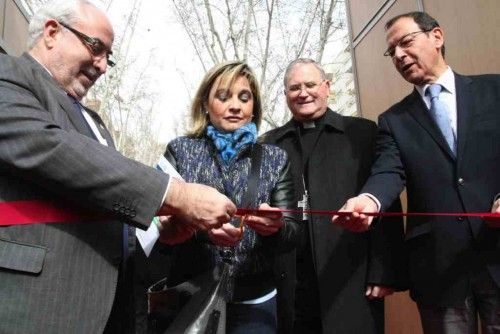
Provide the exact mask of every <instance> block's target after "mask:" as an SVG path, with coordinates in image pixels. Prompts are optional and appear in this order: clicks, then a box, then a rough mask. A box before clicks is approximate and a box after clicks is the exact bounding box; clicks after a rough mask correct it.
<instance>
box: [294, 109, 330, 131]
mask: <svg viewBox="0 0 500 334" xmlns="http://www.w3.org/2000/svg"><path fill="white" fill-rule="evenodd" d="M325 115H326V113H325V114H323V115H321V116H320V117H319V118H316V119H314V120H311V121H304V122H299V121H295V122H297V123H298V124H299V125H300V127H301V128H302V129H305V130H309V129H315V128H317V127H321V125H323V123H324V122H325Z"/></svg>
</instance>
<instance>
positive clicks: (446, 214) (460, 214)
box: [236, 209, 500, 218]
mask: <svg viewBox="0 0 500 334" xmlns="http://www.w3.org/2000/svg"><path fill="white" fill-rule="evenodd" d="M259 212H269V213H273V212H281V213H295V214H302V213H306V214H309V215H319V216H350V215H351V214H352V212H348V211H326V210H304V211H302V210H294V209H278V210H261V209H238V210H237V211H236V215H238V216H244V215H251V214H258V213H259ZM360 214H364V215H366V216H373V217H408V216H423V217H438V216H440V217H479V218H500V213H492V212H360Z"/></svg>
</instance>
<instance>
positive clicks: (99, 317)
mask: <svg viewBox="0 0 500 334" xmlns="http://www.w3.org/2000/svg"><path fill="white" fill-rule="evenodd" d="M76 112H77V110H76V109H75V108H74V106H73V104H72V102H71V101H70V99H69V98H68V96H67V95H66V93H65V92H64V91H63V90H62V89H61V88H60V87H59V86H58V85H57V83H56V82H55V81H54V80H53V78H52V77H51V76H50V75H49V73H48V72H47V71H46V70H45V69H44V68H43V67H42V66H40V64H38V63H37V62H36V61H35V60H34V59H33V58H32V57H31V56H29V55H28V54H24V55H23V56H22V57H20V58H13V57H9V56H5V55H1V56H0V201H19V200H33V199H42V200H52V201H54V202H56V203H58V204H61V205H64V206H65V207H66V208H67V209H69V210H71V209H72V208H78V209H82V208H86V209H89V210H95V211H98V212H102V213H106V214H109V215H111V216H114V217H116V219H119V220H121V221H122V222H126V223H129V224H133V225H135V226H138V227H142V228H147V226H148V225H149V223H150V221H151V219H152V217H153V216H154V214H155V212H156V210H157V209H158V208H159V207H160V204H161V201H162V198H163V195H164V192H165V189H166V185H167V182H168V176H166V175H165V174H163V173H161V172H158V171H156V170H154V169H152V168H148V167H146V166H144V165H142V164H140V163H138V162H135V161H132V160H129V159H126V158H124V157H123V156H122V155H121V154H119V153H118V152H116V151H115V150H114V149H113V148H112V147H106V146H103V145H101V144H100V143H98V142H97V141H95V140H93V139H91V138H89V137H90V136H91V134H90V132H89V131H90V129H89V127H88V126H87V125H86V124H85V123H83V122H84V121H83V119H82V118H81V117H80V116H78V115H77V114H76ZM91 114H92V116H93V117H94V120H95V121H96V123H97V124H98V127H99V128H100V131H101V133H102V134H103V136H104V137H105V138H107V140H108V142H109V143H112V140H111V137H110V136H109V133H108V132H107V131H106V130H105V128H104V125H103V124H102V121H101V120H100V118H98V116H97V115H96V114H95V113H92V112H91ZM122 231H123V224H122V223H120V222H118V221H99V222H91V221H87V222H80V223H70V224H64V223H63V224H37V225H26V226H10V227H1V228H0V282H1V283H0V300H1V303H0V332H1V333H101V332H102V331H103V329H104V326H105V325H106V322H107V320H108V317H109V315H110V311H111V306H112V304H113V300H114V296H115V291H116V287H117V280H118V268H119V265H120V262H121V260H122V245H123V235H122Z"/></svg>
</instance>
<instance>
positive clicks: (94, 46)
mask: <svg viewBox="0 0 500 334" xmlns="http://www.w3.org/2000/svg"><path fill="white" fill-rule="evenodd" d="M58 23H59V24H60V25H61V26H63V27H64V28H66V29H68V30H69V31H71V32H72V33H73V34H75V35H76V37H78V38H79V39H80V40H81V41H82V42H83V44H85V45H86V46H87V47H88V48H89V49H90V53H92V55H93V56H94V57H99V56H100V55H102V53H103V52H106V63H107V64H108V66H109V67H113V66H115V65H116V62H114V61H112V60H111V59H109V56H111V55H112V54H113V51H112V50H110V49H108V48H107V47H106V45H104V43H103V42H102V41H101V40H100V39H99V38H96V37H90V36H88V35H86V34H84V33H83V32H80V31H78V30H76V29H75V28H73V27H71V26H70V25H68V24H66V23H64V22H61V21H58Z"/></svg>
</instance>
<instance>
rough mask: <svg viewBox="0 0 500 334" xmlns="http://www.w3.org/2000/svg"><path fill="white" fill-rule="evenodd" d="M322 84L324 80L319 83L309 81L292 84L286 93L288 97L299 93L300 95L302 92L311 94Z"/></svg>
mask: <svg viewBox="0 0 500 334" xmlns="http://www.w3.org/2000/svg"><path fill="white" fill-rule="evenodd" d="M323 82H325V80H323V81H321V82H320V83H317V82H314V81H310V82H304V83H300V84H294V85H291V86H289V87H288V88H287V89H286V93H288V94H290V95H299V94H300V93H302V91H303V90H305V91H306V92H308V93H313V92H315V91H317V90H318V88H319V87H320V86H321V85H322V84H323Z"/></svg>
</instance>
